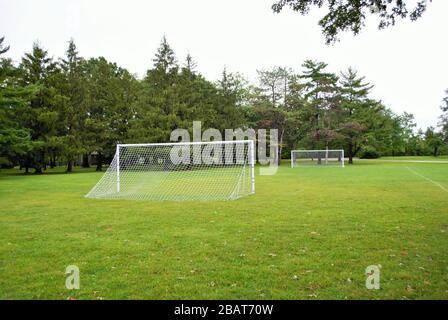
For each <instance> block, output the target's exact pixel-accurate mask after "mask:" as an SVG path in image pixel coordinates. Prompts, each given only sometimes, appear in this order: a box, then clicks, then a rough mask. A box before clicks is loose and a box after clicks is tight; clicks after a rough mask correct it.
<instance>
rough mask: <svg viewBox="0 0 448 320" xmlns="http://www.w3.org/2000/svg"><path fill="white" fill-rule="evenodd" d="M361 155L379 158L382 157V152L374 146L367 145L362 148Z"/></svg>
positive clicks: (361, 156) (368, 157)
mask: <svg viewBox="0 0 448 320" xmlns="http://www.w3.org/2000/svg"><path fill="white" fill-rule="evenodd" d="M359 157H360V158H361V159H377V158H379V157H380V154H379V152H378V151H377V150H376V149H375V148H374V147H371V146H366V147H363V148H361V150H360V152H359Z"/></svg>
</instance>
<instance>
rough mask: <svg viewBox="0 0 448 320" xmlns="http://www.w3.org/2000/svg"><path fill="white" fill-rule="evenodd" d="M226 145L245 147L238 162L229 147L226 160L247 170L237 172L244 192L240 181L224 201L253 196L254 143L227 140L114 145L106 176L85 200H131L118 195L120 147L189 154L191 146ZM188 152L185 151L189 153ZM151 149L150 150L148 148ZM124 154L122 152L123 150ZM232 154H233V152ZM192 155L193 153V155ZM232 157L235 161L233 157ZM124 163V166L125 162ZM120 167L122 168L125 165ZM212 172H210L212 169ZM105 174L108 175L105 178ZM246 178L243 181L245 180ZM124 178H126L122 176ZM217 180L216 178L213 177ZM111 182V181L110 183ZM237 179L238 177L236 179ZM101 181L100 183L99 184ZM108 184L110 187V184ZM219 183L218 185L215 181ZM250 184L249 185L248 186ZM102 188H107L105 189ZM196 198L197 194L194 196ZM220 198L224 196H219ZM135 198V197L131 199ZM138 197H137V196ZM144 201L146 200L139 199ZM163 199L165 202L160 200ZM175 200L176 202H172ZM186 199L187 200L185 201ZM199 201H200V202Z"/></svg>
mask: <svg viewBox="0 0 448 320" xmlns="http://www.w3.org/2000/svg"><path fill="white" fill-rule="evenodd" d="M228 144H233V145H234V146H235V147H238V146H240V147H241V146H246V147H244V148H243V149H242V150H243V158H241V157H238V159H237V158H236V157H237V156H236V155H234V154H233V152H234V151H235V150H237V149H235V147H234V148H231V149H230V150H233V151H232V154H231V156H230V161H236V162H231V163H233V165H236V166H237V167H238V166H239V165H241V170H250V172H249V171H245V173H244V174H243V173H242V172H243V171H241V174H242V175H244V177H243V178H242V179H243V180H242V181H243V182H242V183H243V185H245V187H244V186H243V188H244V190H246V191H244V190H242V191H243V193H241V192H242V191H241V190H240V187H241V185H240V182H238V183H237V185H236V187H235V194H233V193H232V195H229V197H228V198H227V199H237V198H239V197H241V196H244V195H248V194H254V193H255V143H254V141H253V140H228V141H198V142H168V143H135V144H117V146H116V152H115V157H114V159H113V161H112V163H111V165H110V166H109V168H108V170H107V171H106V173H105V174H104V176H103V177H102V179H101V180H100V181H99V182H98V183H97V185H96V186H95V187H94V188H93V189H92V190H91V191H90V192H89V193H88V194H87V195H86V197H88V198H103V199H119V198H128V199H129V198H131V199H132V198H134V197H132V196H130V197H129V196H127V195H125V194H122V193H121V192H122V181H121V180H122V173H123V172H122V168H121V167H120V166H121V164H123V163H122V161H121V157H123V155H122V150H123V148H133V147H135V148H140V147H141V148H145V147H149V148H150V147H154V149H157V148H163V147H168V148H169V147H173V148H176V147H179V146H191V147H192V148H191V149H193V152H194V153H195V151H194V150H195V147H194V146H200V147H199V152H200V151H201V147H206V146H213V145H221V146H226V145H228ZM191 149H189V150H191ZM148 150H151V149H148ZM123 152H126V149H125V151H123ZM221 152H222V155H224V152H227V147H225V148H223V150H222V151H221ZM235 152H236V151H235ZM195 154H196V153H195ZM225 157H227V154H225ZM233 157H235V158H233ZM242 160H243V161H244V162H242V163H241V162H238V161H242ZM225 161H227V158H225V159H224V162H225ZM125 164H126V163H125ZM125 164H123V165H125ZM225 165H226V163H224V164H221V165H217V168H218V169H219V168H221V167H222V168H225ZM212 170H213V169H212ZM181 172H193V174H194V170H193V171H188V170H185V171H182V170H181ZM108 174H109V176H107V175H108ZM246 176H247V178H245V177H246ZM125 178H126V177H125ZM216 178H218V179H219V175H218V176H217V177H216ZM111 179H112V181H111ZM240 179H241V177H240ZM103 180H104V181H103ZM111 183H112V184H111ZM218 183H219V182H218ZM249 183H250V185H249ZM105 185H107V186H106V187H105ZM105 189H108V190H110V191H107V190H106V191H105ZM196 196H197V195H196ZM223 197H224V195H223ZM135 198H137V197H135ZM139 198H141V197H139ZM144 198H149V200H152V199H150V198H151V197H150V196H148V197H144ZM143 200H146V199H143ZM162 200H165V199H162ZM167 200H172V199H171V198H168V199H167ZM174 200H176V199H174ZM187 200H188V199H187ZM200 200H202V199H200ZM204 200H207V199H206V195H204Z"/></svg>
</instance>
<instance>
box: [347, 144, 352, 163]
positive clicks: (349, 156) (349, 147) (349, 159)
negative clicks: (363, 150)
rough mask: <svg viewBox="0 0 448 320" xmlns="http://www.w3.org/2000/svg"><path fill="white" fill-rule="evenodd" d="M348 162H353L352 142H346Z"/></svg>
mask: <svg viewBox="0 0 448 320" xmlns="http://www.w3.org/2000/svg"><path fill="white" fill-rule="evenodd" d="M348 163H349V164H353V144H352V143H351V142H350V143H349V144H348Z"/></svg>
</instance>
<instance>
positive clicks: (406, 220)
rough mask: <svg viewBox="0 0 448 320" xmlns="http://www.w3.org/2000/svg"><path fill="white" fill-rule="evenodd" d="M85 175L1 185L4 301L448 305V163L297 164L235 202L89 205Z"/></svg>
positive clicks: (1, 178)
mask: <svg viewBox="0 0 448 320" xmlns="http://www.w3.org/2000/svg"><path fill="white" fill-rule="evenodd" d="M77 171H78V172H77V173H73V174H64V173H58V172H55V173H52V174H44V175H40V176H39V175H23V174H19V173H18V171H17V170H2V171H1V172H0V203H1V207H0V230H1V231H0V298H1V299H19V298H23V299H47V298H48V299H68V298H75V299H118V298H122V299H134V298H138V299H140V298H149V299H182V298H183V299H196V298H200V299H327V298H330V299H364V298H366V299H425V298H435V299H448V251H447V245H448V165H447V164H443V163H440V164H432V163H385V162H376V161H358V162H356V164H355V165H353V166H346V168H344V169H342V168H339V167H328V168H320V167H316V168H315V167H313V168H295V169H291V168H289V163H286V162H285V163H284V165H283V166H282V167H281V168H280V169H279V171H278V173H277V174H276V175H274V176H258V175H257V177H256V194H255V195H252V196H249V197H245V198H242V199H239V200H236V201H227V202H224V201H221V202H219V201H216V202H169V201H168V202H150V201H129V200H96V199H86V198H84V195H85V194H86V193H87V192H88V191H89V190H90V189H91V187H92V186H93V185H95V183H96V182H97V181H98V180H99V179H100V177H101V173H96V172H93V169H92V170H85V171H82V170H77ZM257 171H258V170H257ZM71 264H74V265H77V266H78V267H79V268H80V272H81V289H80V290H72V291H69V290H67V289H66V288H65V274H64V272H65V268H66V266H68V265H71ZM369 265H381V289H380V290H368V289H366V288H365V279H366V276H365V274H364V272H365V269H366V267H367V266H369Z"/></svg>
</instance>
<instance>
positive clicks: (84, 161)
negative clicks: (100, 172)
mask: <svg viewBox="0 0 448 320" xmlns="http://www.w3.org/2000/svg"><path fill="white" fill-rule="evenodd" d="M82 167H83V168H90V164H89V154H88V153H85V154H83V155H82Z"/></svg>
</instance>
